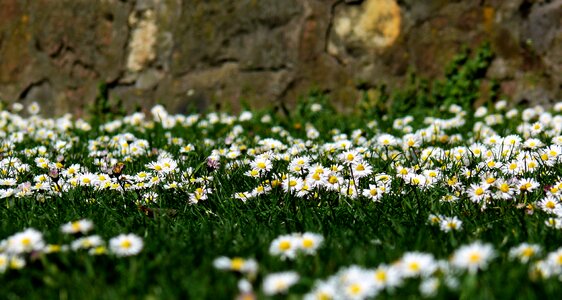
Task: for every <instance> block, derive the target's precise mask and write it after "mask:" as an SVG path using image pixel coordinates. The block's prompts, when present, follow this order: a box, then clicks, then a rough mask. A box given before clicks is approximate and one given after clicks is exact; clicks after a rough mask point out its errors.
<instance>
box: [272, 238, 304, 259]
mask: <svg viewBox="0 0 562 300" xmlns="http://www.w3.org/2000/svg"><path fill="white" fill-rule="evenodd" d="M300 244H301V241H300V240H299V239H298V238H295V236H293V235H281V236H279V237H277V238H276V239H275V240H273V241H272V242H271V245H270V246H269V254H271V255H274V256H280V257H281V259H286V258H289V259H294V258H295V257H296V256H297V250H298V249H299V247H300Z"/></svg>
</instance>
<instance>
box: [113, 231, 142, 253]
mask: <svg viewBox="0 0 562 300" xmlns="http://www.w3.org/2000/svg"><path fill="white" fill-rule="evenodd" d="M143 245H144V243H143V240H142V238H140V237H139V236H137V235H135V234H132V233H130V234H120V235H118V236H116V237H114V238H111V239H110V240H109V249H110V250H111V252H112V253H113V254H115V255H117V256H131V255H137V254H139V253H140V252H141V250H142V248H143Z"/></svg>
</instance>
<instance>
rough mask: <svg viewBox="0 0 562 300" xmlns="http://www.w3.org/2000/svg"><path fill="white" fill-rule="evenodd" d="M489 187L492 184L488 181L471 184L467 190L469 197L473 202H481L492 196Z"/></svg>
mask: <svg viewBox="0 0 562 300" xmlns="http://www.w3.org/2000/svg"><path fill="white" fill-rule="evenodd" d="M489 187H490V186H489V185H488V184H486V183H481V184H471V185H470V188H468V190H467V193H468V197H469V198H470V200H471V201H472V202H475V203H480V202H482V201H483V200H485V199H487V198H488V197H489V196H490V193H489V191H488V188H489Z"/></svg>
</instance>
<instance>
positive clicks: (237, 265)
mask: <svg viewBox="0 0 562 300" xmlns="http://www.w3.org/2000/svg"><path fill="white" fill-rule="evenodd" d="M213 266H214V267H215V268H217V269H219V270H226V271H234V272H240V273H244V274H255V273H257V271H258V263H257V262H256V260H254V259H244V258H241V257H233V258H228V257H225V256H221V257H218V258H216V259H215V260H214V261H213Z"/></svg>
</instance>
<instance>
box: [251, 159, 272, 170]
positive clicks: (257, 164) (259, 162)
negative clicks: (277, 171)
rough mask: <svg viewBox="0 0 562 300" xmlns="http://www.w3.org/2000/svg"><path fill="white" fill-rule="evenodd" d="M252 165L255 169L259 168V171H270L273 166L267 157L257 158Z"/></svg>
mask: <svg viewBox="0 0 562 300" xmlns="http://www.w3.org/2000/svg"><path fill="white" fill-rule="evenodd" d="M250 167H251V168H252V169H253V170H258V172H269V171H271V168H272V167H273V164H272V163H271V160H269V159H267V158H260V157H258V158H256V159H255V160H254V161H252V162H251V163H250Z"/></svg>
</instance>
